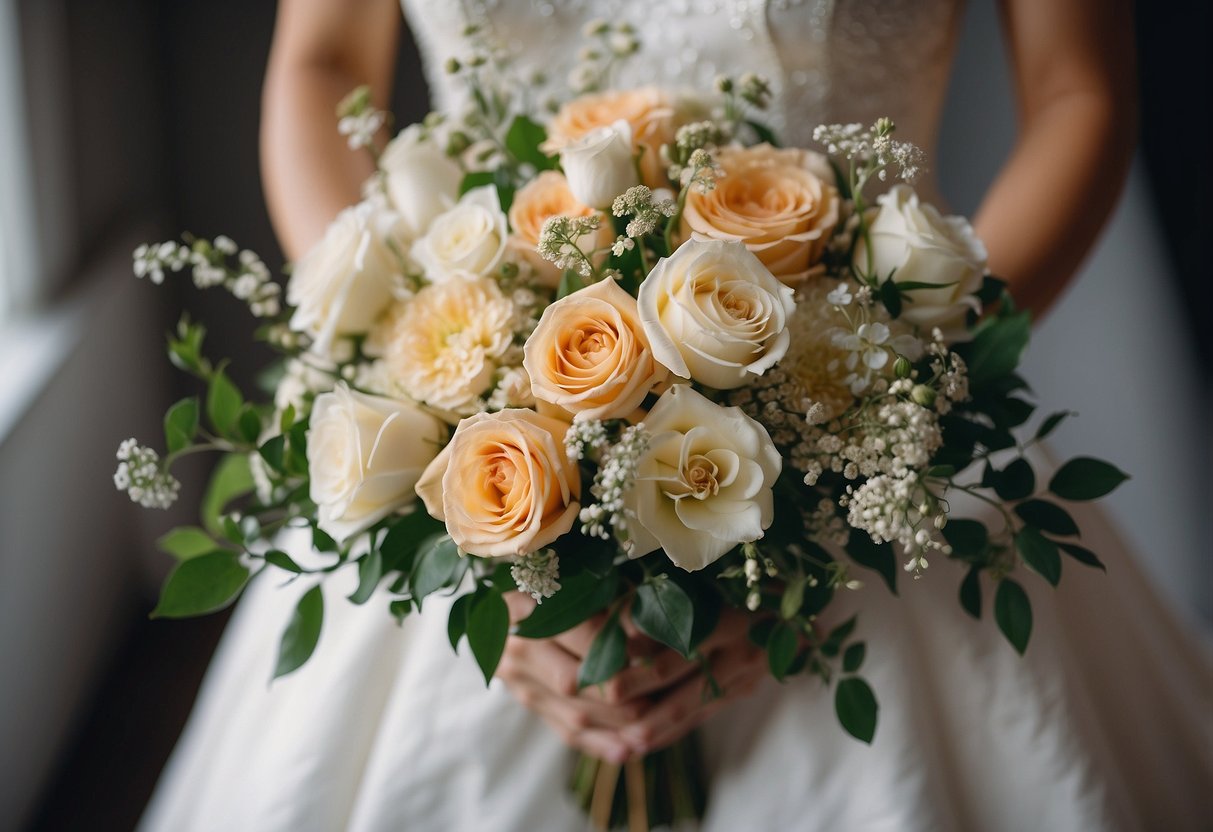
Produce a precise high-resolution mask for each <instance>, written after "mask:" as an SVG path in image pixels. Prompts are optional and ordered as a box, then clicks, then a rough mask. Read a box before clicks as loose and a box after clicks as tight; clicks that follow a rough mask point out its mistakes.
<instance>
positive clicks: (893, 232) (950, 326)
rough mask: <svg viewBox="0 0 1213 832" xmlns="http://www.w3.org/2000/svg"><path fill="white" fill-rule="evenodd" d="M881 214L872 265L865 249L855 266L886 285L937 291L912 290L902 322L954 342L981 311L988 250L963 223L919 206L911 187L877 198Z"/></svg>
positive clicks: (874, 226)
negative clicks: (980, 292) (967, 316)
mask: <svg viewBox="0 0 1213 832" xmlns="http://www.w3.org/2000/svg"><path fill="white" fill-rule="evenodd" d="M877 201H878V202H879V203H880V210H879V211H878V212H877V213H876V218H875V220H873V221H872V226H871V236H872V260H871V264H870V267H869V262H868V252H867V250H866V248H865V246H864V245H863V244H862V243H860V244H859V245H857V246H855V265H856V267H858V268H859V269H860V270H861V271H864V272H868V271H871V272H874V273H875V274H876V276H877V277H878V278H879V279H880V280H881V281H885V280H888V279H889V275H890V274H891V275H892V279H893V280H894V281H896V282H897V283H910V282H913V283H931V284H937V285H939V287H940V288H938V289H912V290H910V291H908V292H907V293H906V294H905V295H904V298H905V304H904V306H903V308H902V312H901V315H900V316H899V318H898V320H901V321H906V322H908V323H911V324H916V325H918V326H921V327H936V326H937V327H939V328H940V329H942V330H944V332H945V333H946V334H948V335H949V336H951V337H956V336H958V335H960V334H962V333H963V332H964V329H965V313H966V312H968V311H969V310H970V309H973V310H976V311H981V302H980V301H978V300H977V298H975V297H974V296H973V293H974V292H976V291H977V290H978V289H980V288H981V283H982V278H983V277H984V275H985V271H986V247H985V246H984V245H983V244H982V242H981V240H979V239H977V237H976V235H974V234H973V228H972V226H970V225H969V223H968V221H967V220H966V219H964V217H945V216H943V215H941V214H940V213H939V211H937V210H936V209H935V207H934V206H932V205H927V204H925V203H920V202H919V201H918V194H916V193H915V192H914V189H913V188H911V187H910V186H909V185H898V186H896V187H894V188H892V189H890V190H889V192H888V193H886V194H883V195H882V196H880V197H877Z"/></svg>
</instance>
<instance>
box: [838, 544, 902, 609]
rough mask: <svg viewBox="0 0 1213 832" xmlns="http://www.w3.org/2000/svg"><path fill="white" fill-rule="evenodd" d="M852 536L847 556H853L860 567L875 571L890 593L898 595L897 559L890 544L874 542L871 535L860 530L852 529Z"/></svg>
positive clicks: (852, 558)
mask: <svg viewBox="0 0 1213 832" xmlns="http://www.w3.org/2000/svg"><path fill="white" fill-rule="evenodd" d="M850 534H851V536H850V539H849V540H848V541H847V554H848V555H850V556H851V560H853V561H855V562H856V563H858V564H859V565H860V566H866V567H867V568H868V569H872V570H875V571H876V572H877V573H878V574H879V575H880V577H881V578H883V579H884V582H885V585H886V586H888V588H889V592H891V593H893V594H894V595H896V594H897V558H896V556H895V555H894V554H893V547H892V546H891V545H890V544H888V543H874V542H872V537H871V535H869V534H868V533H867V532H863V531H860V530H859V529H851V533H850Z"/></svg>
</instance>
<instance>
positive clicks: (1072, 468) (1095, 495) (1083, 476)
mask: <svg viewBox="0 0 1213 832" xmlns="http://www.w3.org/2000/svg"><path fill="white" fill-rule="evenodd" d="M1128 478H1129V475H1128V474H1126V473H1125V472H1124V471H1121V470H1120V469H1119V468H1117V467H1116V466H1115V465H1112V464H1110V463H1107V462H1104V461H1103V460H1101V459H1092V458H1091V457H1087V456H1080V457H1075V458H1074V459H1071V460H1070V461H1069V462H1067V463H1066V464H1065V465H1063V466H1061V468H1059V469H1057V473H1056V474H1054V475H1053V479H1052V480H1050V481H1049V490H1050V491H1052V492H1053V493H1054V494H1056V495H1057V496H1058V497H1061V498H1062V499H1064V500H1097V499H1099V498H1100V497H1103V496H1104V495H1105V494H1109V493H1111V492H1112V491H1114V490H1115V489H1116V486H1118V485H1120V484H1121V483H1122V482H1124V481H1125V480H1127V479H1128Z"/></svg>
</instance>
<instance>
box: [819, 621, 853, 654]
mask: <svg viewBox="0 0 1213 832" xmlns="http://www.w3.org/2000/svg"><path fill="white" fill-rule="evenodd" d="M858 621H859V617H858V616H855V615H852V616H851V617H850V618H848V619H847V620H846V621H844V622H842V623H841V624H839V625H838V626H837V627H835V628H834V629H833V630H831V631H830V635H829V636H828V637H827V638H826V640H825V641H824V642H823V643H822V645H821V652H822V655H824V656H829V657H831V658H833V657H834V656H837V655H838V651H839V650H841V649H842V643H843V642H844V641H846V640H847V639H848V638H850V637H851V633H852V632H854V631H855V625H856V623H858Z"/></svg>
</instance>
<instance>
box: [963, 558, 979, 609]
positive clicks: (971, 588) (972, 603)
mask: <svg viewBox="0 0 1213 832" xmlns="http://www.w3.org/2000/svg"><path fill="white" fill-rule="evenodd" d="M959 595H960V606H961V608H962V609H963V610H964V611H965V612H967V613H968V614H969V615H971V616H973V617H974V618H976V619H978V620H980V619H981V567H980V566H977V565H974V566H970V567H969V571H968V573H967V574H966V575H965V577H964V580H963V581H961V582H960V593H959Z"/></svg>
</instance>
